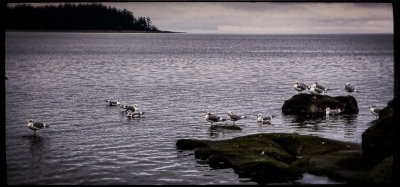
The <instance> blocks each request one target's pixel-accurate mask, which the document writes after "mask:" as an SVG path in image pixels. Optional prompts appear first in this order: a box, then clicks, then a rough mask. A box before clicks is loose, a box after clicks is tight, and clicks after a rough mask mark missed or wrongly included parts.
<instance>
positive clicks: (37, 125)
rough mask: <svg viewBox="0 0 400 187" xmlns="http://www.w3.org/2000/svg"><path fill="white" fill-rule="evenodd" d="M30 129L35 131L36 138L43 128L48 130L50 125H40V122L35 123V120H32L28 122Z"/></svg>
mask: <svg viewBox="0 0 400 187" xmlns="http://www.w3.org/2000/svg"><path fill="white" fill-rule="evenodd" d="M27 126H28V128H29V129H31V130H33V131H34V132H35V136H36V131H37V130H40V129H43V128H47V127H49V126H48V125H46V124H44V123H40V122H35V121H34V120H33V119H30V120H29V121H28V125H27Z"/></svg>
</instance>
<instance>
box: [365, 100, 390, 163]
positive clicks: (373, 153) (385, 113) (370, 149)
mask: <svg viewBox="0 0 400 187" xmlns="http://www.w3.org/2000/svg"><path fill="white" fill-rule="evenodd" d="M395 100H396V98H395V99H393V100H391V101H389V102H388V104H387V106H386V107H385V108H383V109H382V110H381V111H380V112H379V118H378V119H377V120H374V121H372V122H371V123H370V124H371V126H370V127H369V128H368V129H367V130H365V131H364V133H363V134H362V150H363V154H364V157H365V158H366V159H368V160H369V161H371V162H379V161H380V160H382V159H384V158H386V157H389V156H391V155H393V152H394V148H395V139H394V136H395V134H394V132H395V126H394V101H395Z"/></svg>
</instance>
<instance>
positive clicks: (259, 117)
mask: <svg viewBox="0 0 400 187" xmlns="http://www.w3.org/2000/svg"><path fill="white" fill-rule="evenodd" d="M271 119H272V117H271V116H270V115H268V116H265V117H263V115H262V114H261V113H259V114H258V115H257V121H258V122H259V123H270V120H271Z"/></svg>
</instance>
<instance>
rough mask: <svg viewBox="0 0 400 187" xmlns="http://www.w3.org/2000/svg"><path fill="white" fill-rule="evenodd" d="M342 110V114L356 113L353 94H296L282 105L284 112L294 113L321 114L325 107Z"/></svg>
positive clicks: (355, 102)
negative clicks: (334, 95) (336, 95)
mask: <svg viewBox="0 0 400 187" xmlns="http://www.w3.org/2000/svg"><path fill="white" fill-rule="evenodd" d="M327 107H329V108H331V109H341V110H344V112H343V114H357V113H358V104H357V100H356V99H355V98H354V97H353V96H350V95H348V96H338V97H331V96H328V95H317V96H312V95H310V94H296V95H294V96H293V97H292V98H290V99H289V100H286V101H285V102H284V103H283V106H282V112H283V113H284V114H296V115H323V114H325V109H326V108H327Z"/></svg>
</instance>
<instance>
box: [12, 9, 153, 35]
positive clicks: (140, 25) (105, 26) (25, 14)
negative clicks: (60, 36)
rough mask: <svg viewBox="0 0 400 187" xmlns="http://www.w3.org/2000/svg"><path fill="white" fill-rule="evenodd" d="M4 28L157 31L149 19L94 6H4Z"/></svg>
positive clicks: (124, 11) (128, 12)
mask: <svg viewBox="0 0 400 187" xmlns="http://www.w3.org/2000/svg"><path fill="white" fill-rule="evenodd" d="M6 29H27V30H138V31H159V29H158V28H157V27H156V26H154V25H152V23H151V19H150V18H149V17H138V18H136V17H135V16H134V15H133V14H132V12H130V11H127V10H126V9H124V10H117V9H116V8H112V7H106V6H104V5H102V4H97V3H96V4H78V5H75V4H63V5H59V6H42V7H32V6H30V5H25V4H24V5H17V6H15V7H7V9H6Z"/></svg>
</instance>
